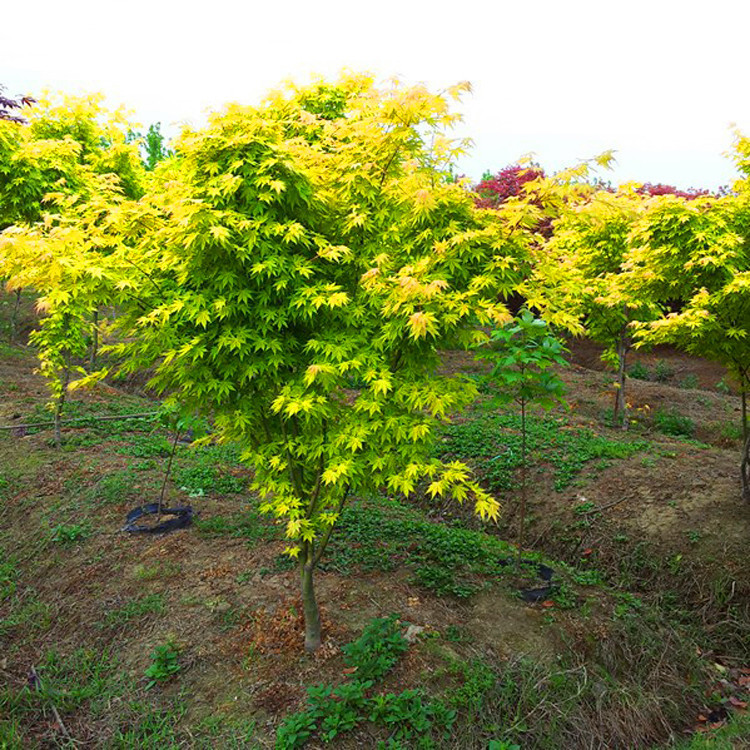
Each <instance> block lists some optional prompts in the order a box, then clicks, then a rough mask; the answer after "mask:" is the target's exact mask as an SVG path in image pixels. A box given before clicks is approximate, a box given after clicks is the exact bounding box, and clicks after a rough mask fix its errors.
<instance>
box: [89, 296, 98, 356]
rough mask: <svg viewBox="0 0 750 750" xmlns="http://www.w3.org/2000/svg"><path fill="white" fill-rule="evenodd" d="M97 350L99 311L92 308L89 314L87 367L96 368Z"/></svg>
mask: <svg viewBox="0 0 750 750" xmlns="http://www.w3.org/2000/svg"><path fill="white" fill-rule="evenodd" d="M98 350H99V311H98V310H94V312H93V314H92V316H91V352H90V353H89V369H91V370H93V369H95V368H96V355H97V353H98Z"/></svg>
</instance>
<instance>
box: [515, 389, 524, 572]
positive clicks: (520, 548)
mask: <svg viewBox="0 0 750 750" xmlns="http://www.w3.org/2000/svg"><path fill="white" fill-rule="evenodd" d="M520 516H521V518H520V522H519V527H518V556H517V558H516V565H517V566H518V567H520V565H521V555H523V545H524V542H525V533H526V401H525V399H522V400H521V513H520Z"/></svg>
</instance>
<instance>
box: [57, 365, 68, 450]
mask: <svg viewBox="0 0 750 750" xmlns="http://www.w3.org/2000/svg"><path fill="white" fill-rule="evenodd" d="M69 382H70V367H68V366H67V365H66V366H65V368H64V369H63V371H62V373H61V374H60V385H61V389H60V394H59V395H58V397H57V399H56V401H55V416H54V425H55V448H56V449H57V450H60V448H61V447H62V429H61V426H60V420H61V418H62V412H63V407H64V406H65V396H66V395H67V393H68V383H69Z"/></svg>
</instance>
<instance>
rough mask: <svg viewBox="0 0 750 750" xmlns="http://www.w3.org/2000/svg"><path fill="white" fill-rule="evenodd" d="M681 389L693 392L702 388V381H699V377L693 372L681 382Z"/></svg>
mask: <svg viewBox="0 0 750 750" xmlns="http://www.w3.org/2000/svg"><path fill="white" fill-rule="evenodd" d="M680 388H688V389H691V390H695V389H696V388H700V381H699V380H698V376H697V375H696V374H695V373H693V372H690V373H688V374H687V375H685V377H684V378H682V379H681V380H680Z"/></svg>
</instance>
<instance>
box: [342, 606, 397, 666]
mask: <svg viewBox="0 0 750 750" xmlns="http://www.w3.org/2000/svg"><path fill="white" fill-rule="evenodd" d="M401 627H402V624H401V622H400V621H399V619H398V615H390V616H389V617H381V618H377V619H375V620H372V622H370V623H369V624H368V625H367V627H365V629H364V631H363V632H362V635H361V636H360V637H359V638H358V639H357V640H356V641H353V642H352V643H350V644H349V645H348V646H344V647H343V648H342V651H343V653H344V661H345V662H346V664H347V666H349V667H354V668H356V670H357V671H356V675H357V679H360V680H369V679H373V680H378V679H380V678H381V677H383V675H385V674H386V673H387V672H389V671H390V670H391V669H392V668H393V666H394V665H395V664H396V662H397V661H398V660H399V658H400V656H401V654H403V653H404V652H405V651H406V650H407V649H408V648H409V644H408V642H407V641H406V639H405V638H404V636H403V634H402V633H401Z"/></svg>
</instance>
